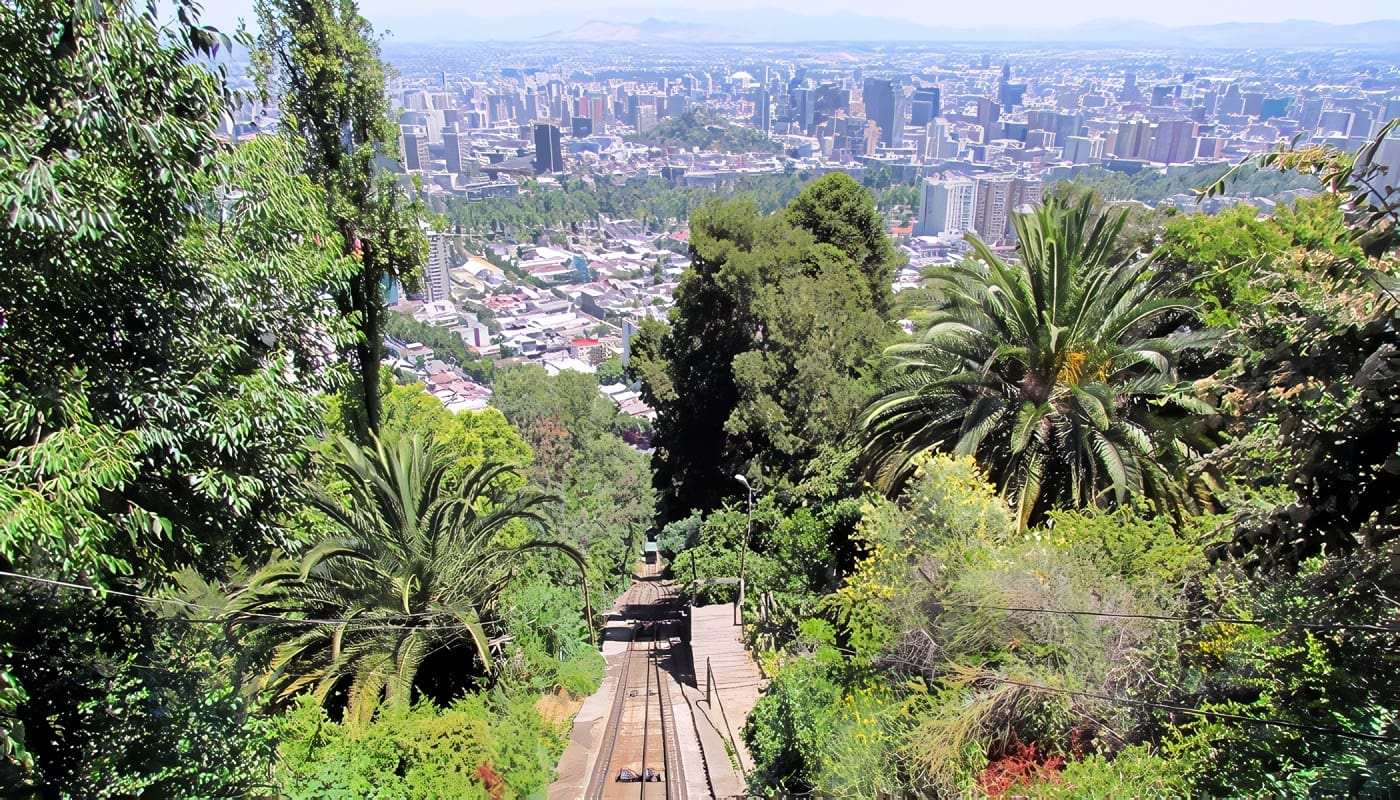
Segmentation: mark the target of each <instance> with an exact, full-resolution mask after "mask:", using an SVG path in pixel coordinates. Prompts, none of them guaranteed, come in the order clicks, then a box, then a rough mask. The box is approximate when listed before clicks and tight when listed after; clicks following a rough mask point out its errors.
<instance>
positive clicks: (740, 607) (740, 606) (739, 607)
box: [734, 474, 753, 625]
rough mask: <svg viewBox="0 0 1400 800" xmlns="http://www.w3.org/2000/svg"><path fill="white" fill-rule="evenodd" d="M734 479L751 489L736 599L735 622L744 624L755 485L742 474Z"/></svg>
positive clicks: (740, 555)
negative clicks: (746, 558)
mask: <svg viewBox="0 0 1400 800" xmlns="http://www.w3.org/2000/svg"><path fill="white" fill-rule="evenodd" d="M734 480H736V481H738V482H739V483H742V484H744V488H745V489H748V490H749V526H748V529H747V530H746V531H745V532H744V545H743V547H742V548H740V550H739V599H738V600H736V601H734V624H735V625H743V624H744V556H745V555H747V554H748V552H749V539H751V538H753V486H751V485H750V484H749V479H748V478H746V477H744V476H743V475H742V474H740V475H735V476H734Z"/></svg>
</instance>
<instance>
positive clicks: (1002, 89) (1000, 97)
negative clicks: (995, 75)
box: [997, 61, 1026, 112]
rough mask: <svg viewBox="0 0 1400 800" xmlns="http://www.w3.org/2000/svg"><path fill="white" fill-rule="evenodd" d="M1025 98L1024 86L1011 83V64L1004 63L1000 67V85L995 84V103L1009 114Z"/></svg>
mask: <svg viewBox="0 0 1400 800" xmlns="http://www.w3.org/2000/svg"><path fill="white" fill-rule="evenodd" d="M1025 96H1026V85H1025V84H1024V83H1012V82H1011V62H1010V61H1007V62H1004V63H1003V64H1002V65H1001V83H999V84H997V102H998V103H999V104H1001V107H1002V108H1004V109H1006V110H1007V111H1008V112H1009V111H1011V109H1012V108H1015V107H1016V106H1019V105H1021V100H1022V98H1024V97H1025Z"/></svg>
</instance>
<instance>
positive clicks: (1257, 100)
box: [1242, 92, 1264, 117]
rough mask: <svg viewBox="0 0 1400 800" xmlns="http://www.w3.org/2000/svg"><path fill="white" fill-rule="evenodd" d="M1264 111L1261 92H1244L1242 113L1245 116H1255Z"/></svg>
mask: <svg viewBox="0 0 1400 800" xmlns="http://www.w3.org/2000/svg"><path fill="white" fill-rule="evenodd" d="M1263 111H1264V93H1263V92H1245V93H1244V108H1243V109H1242V113H1243V114H1244V115H1245V116H1246V117H1257V116H1259V115H1260V114H1261V113H1263Z"/></svg>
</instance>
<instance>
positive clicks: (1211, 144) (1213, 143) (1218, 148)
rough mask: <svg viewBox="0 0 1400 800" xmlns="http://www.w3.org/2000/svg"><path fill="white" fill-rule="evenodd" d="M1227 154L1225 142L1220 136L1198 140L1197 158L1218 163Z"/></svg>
mask: <svg viewBox="0 0 1400 800" xmlns="http://www.w3.org/2000/svg"><path fill="white" fill-rule="evenodd" d="M1224 152H1225V140H1224V139H1222V138H1220V137H1219V136H1202V137H1201V138H1199V139H1197V140H1196V158H1199V159H1202V160H1205V161H1218V160H1219V159H1220V157H1221V155H1222V154H1223V153H1224Z"/></svg>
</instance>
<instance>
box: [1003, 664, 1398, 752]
mask: <svg viewBox="0 0 1400 800" xmlns="http://www.w3.org/2000/svg"><path fill="white" fill-rule="evenodd" d="M981 679H982V680H989V681H992V682H994V683H1002V684H1006V685H1008V686H1019V687H1021V688H1023V689H1034V690H1036V691H1042V692H1050V693H1052V694H1065V695H1072V696H1074V697H1088V698H1091V699H1094V700H1104V701H1106V702H1109V703H1115V704H1119V705H1132V706H1138V707H1144V708H1157V709H1161V710H1163V711H1174V712H1177V713H1180V714H1189V715H1193V716H1197V717H1206V718H1215V719H1227V720H1231V721H1234V722H1244V723H1248V724H1252V725H1266V726H1269V727H1274V728H1288V729H1290V730H1297V731H1304V732H1306V733H1322V734H1327V735H1329V736H1340V737H1343V738H1346V739H1360V740H1362V741H1367V742H1382V743H1384V744H1395V745H1400V738H1396V737H1394V736H1382V735H1380V734H1378V733H1359V732H1357V731H1348V730H1343V729H1341V728H1326V727H1322V726H1319V725H1309V724H1307V723H1304V722H1292V721H1290V720H1286V719H1269V718H1263V717H1250V716H1246V715H1244V714H1233V713H1231V712H1228V711H1211V710H1209V709H1203V708H1192V707H1191V706H1178V705H1172V704H1170V703H1158V702H1155V701H1152V700H1136V699H1134V698H1131V697H1115V696H1113V695H1107V694H1098V693H1096V692H1084V691H1078V690H1075V689H1060V688H1057V687H1054V686H1045V685H1044V684H1039V683H1030V682H1028V681H1017V680H1012V679H1011V678H1003V677H1000V676H997V675H983V676H981Z"/></svg>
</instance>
